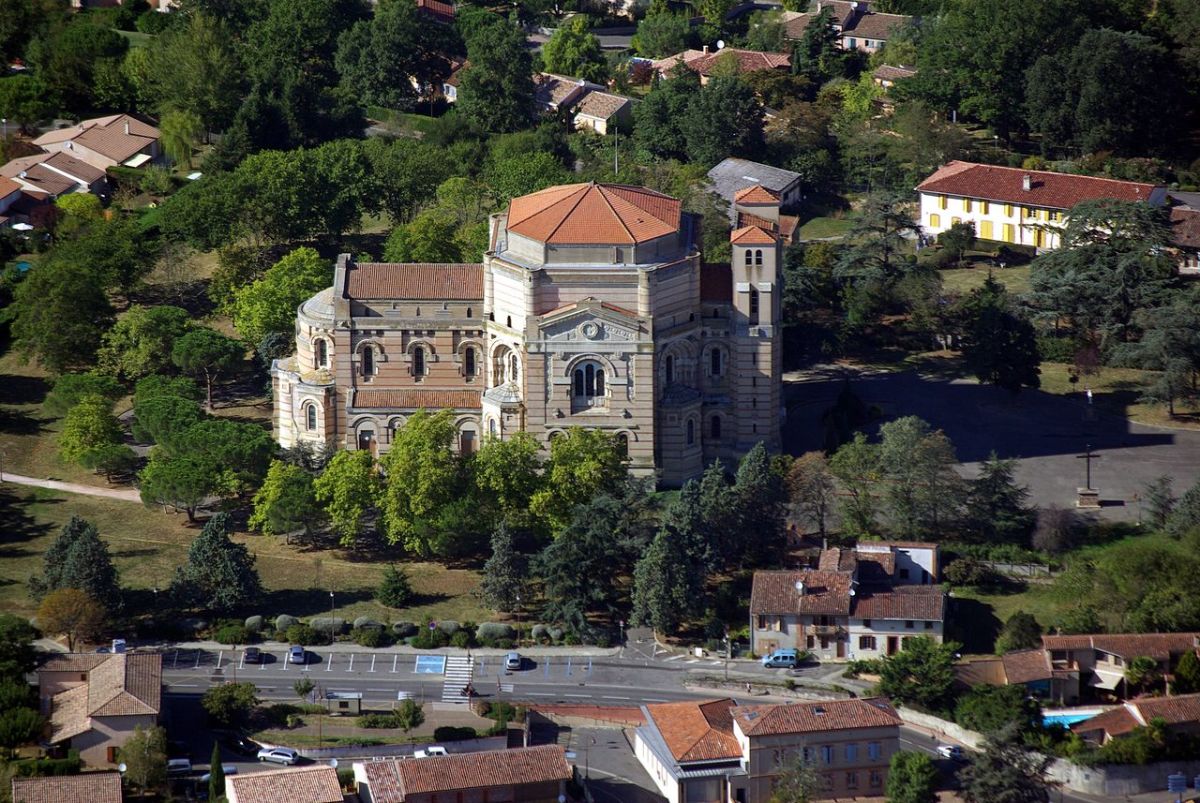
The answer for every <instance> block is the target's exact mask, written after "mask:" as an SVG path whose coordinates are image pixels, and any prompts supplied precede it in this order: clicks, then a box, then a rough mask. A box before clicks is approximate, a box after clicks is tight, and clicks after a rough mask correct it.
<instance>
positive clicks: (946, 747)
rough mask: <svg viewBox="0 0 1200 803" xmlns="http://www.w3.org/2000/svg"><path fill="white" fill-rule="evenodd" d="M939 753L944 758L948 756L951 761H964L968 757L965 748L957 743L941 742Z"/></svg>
mask: <svg viewBox="0 0 1200 803" xmlns="http://www.w3.org/2000/svg"><path fill="white" fill-rule="evenodd" d="M937 753H938V755H939V756H941V757H942V758H948V759H950V760H951V761H962V760H963V759H964V758H966V756H965V755H964V754H963V749H962V748H961V747H959V746H958V745H956V744H939V745H938V748H937Z"/></svg>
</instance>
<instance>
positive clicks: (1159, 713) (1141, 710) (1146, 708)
mask: <svg viewBox="0 0 1200 803" xmlns="http://www.w3.org/2000/svg"><path fill="white" fill-rule="evenodd" d="M1154 720H1161V721H1162V723H1163V724H1164V725H1165V726H1166V729H1167V731H1169V732H1171V733H1173V734H1188V735H1192V736H1200V694H1178V695H1174V696H1172V697H1143V698H1140V699H1137V700H1129V701H1127V702H1125V703H1123V704H1121V705H1119V706H1117V707H1116V708H1111V709H1109V710H1108V711H1105V712H1103V713H1101V714H1097V715H1096V716H1094V717H1092V718H1091V719H1085V720H1084V721H1082V722H1076V723H1075V724H1074V725H1072V726H1071V730H1072V731H1074V732H1075V733H1077V734H1079V735H1080V736H1081V737H1083V738H1084V739H1086V740H1087V741H1089V742H1094V743H1096V744H1105V743H1107V742H1110V741H1112V740H1113V739H1117V738H1120V737H1121V736H1125V735H1127V734H1129V733H1131V732H1132V731H1133V730H1135V729H1136V728H1144V727H1146V726H1148V725H1149V724H1150V723H1151V722H1153V721H1154Z"/></svg>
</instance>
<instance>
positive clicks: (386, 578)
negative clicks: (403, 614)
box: [375, 565, 413, 608]
mask: <svg viewBox="0 0 1200 803" xmlns="http://www.w3.org/2000/svg"><path fill="white" fill-rule="evenodd" d="M375 599H377V600H379V602H380V603H381V604H383V605H386V606H387V607H389V608H404V607H407V606H408V604H409V603H410V602H412V599H413V590H412V584H411V583H410V582H409V580H408V575H407V574H406V573H405V572H404V571H403V570H402V569H397V568H396V567H395V566H394V565H392V566H388V567H387V568H385V569H384V570H383V581H382V582H381V583H380V584H379V588H378V589H376V590H375Z"/></svg>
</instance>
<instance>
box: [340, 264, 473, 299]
mask: <svg viewBox="0 0 1200 803" xmlns="http://www.w3.org/2000/svg"><path fill="white" fill-rule="evenodd" d="M345 294H346V297H347V298H357V299H397V300H405V301H479V302H481V303H482V301H483V265H481V264H479V263H469V262H468V263H461V262H454V263H445V264H440V263H431V262H353V263H351V264H350V266H349V269H348V270H347V271H346V288H345Z"/></svg>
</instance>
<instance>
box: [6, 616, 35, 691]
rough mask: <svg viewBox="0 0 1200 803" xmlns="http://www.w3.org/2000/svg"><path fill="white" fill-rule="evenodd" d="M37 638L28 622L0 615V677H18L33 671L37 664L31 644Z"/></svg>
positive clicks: (19, 618) (15, 617)
mask: <svg viewBox="0 0 1200 803" xmlns="http://www.w3.org/2000/svg"><path fill="white" fill-rule="evenodd" d="M37 637H38V632H37V630H35V629H34V627H33V626H32V625H31V624H29V621H28V620H26V619H22V618H21V617H19V616H14V615H13V614H11V613H0V677H19V676H22V675H26V674H28V673H30V672H32V671H33V668H34V666H35V665H36V664H37V652H36V651H35V650H34V648H33V642H34V639H36V638H37Z"/></svg>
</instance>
